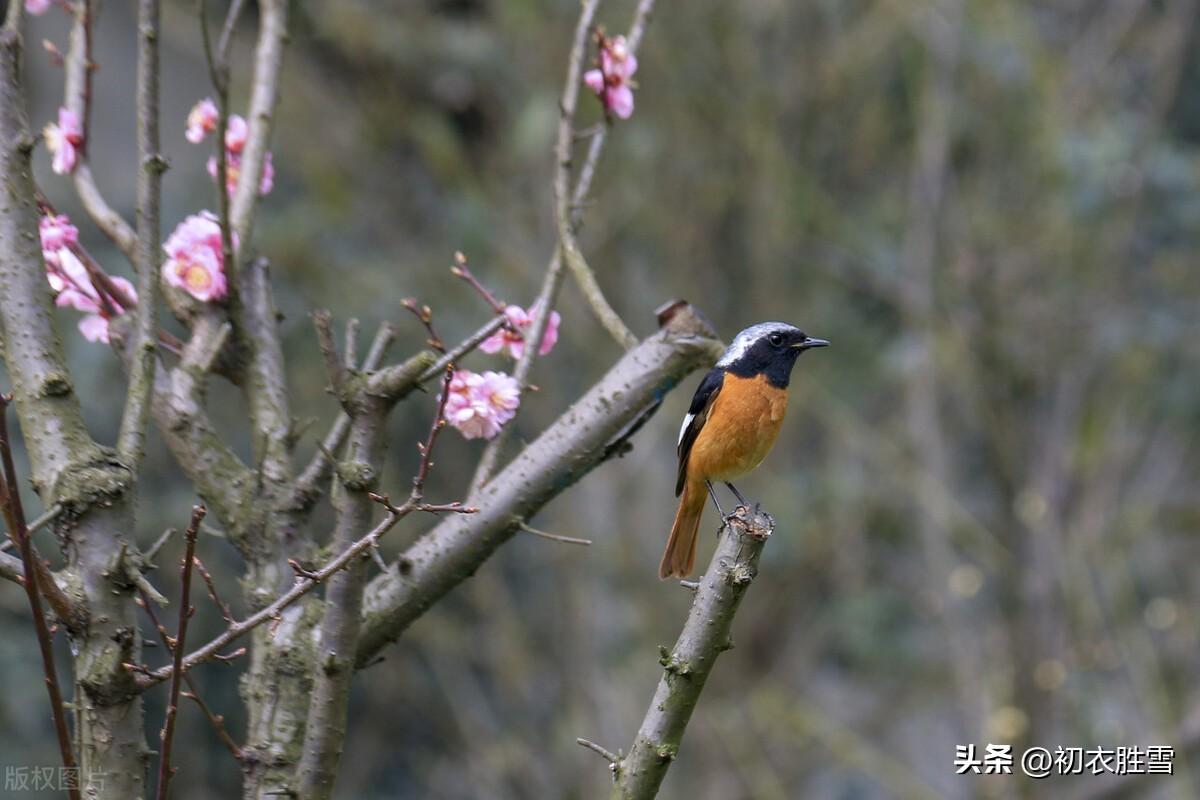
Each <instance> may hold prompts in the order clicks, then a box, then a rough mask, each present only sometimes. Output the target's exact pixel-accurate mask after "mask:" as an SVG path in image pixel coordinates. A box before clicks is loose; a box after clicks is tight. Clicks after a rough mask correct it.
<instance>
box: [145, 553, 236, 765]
mask: <svg viewBox="0 0 1200 800" xmlns="http://www.w3.org/2000/svg"><path fill="white" fill-rule="evenodd" d="M195 565H196V567H197V568H199V567H200V560H199V559H198V558H197V559H196V561H195ZM137 603H138V605H139V606H141V608H143V609H145V611H146V615H147V616H148V617H150V622H151V624H153V625H154V629H155V630H156V631H157V632H158V638H159V639H160V640H161V641H162V643H163V647H165V648H167V652H168V653H172V654H174V652H175V642H174V641H173V640H172V639H171V636H170V635H169V634H168V633H167V629H166V628H165V627H164V626H163V624H162V622H161V621H160V620H159V618H158V614H156V613H155V612H154V607H153V606H152V605H151V604H150V602H149V599H148V598H147V597H145V596H144V595H143V596H142V597H140V598H139V599H138V601H137ZM183 681H184V683H186V684H187V687H188V689H189V690H190V691H187V692H180V695H181V696H182V697H187V698H189V699H191V700H193V701H194V702H195V703H196V705H197V706H199V707H200V712H201V713H202V714H204V717H205V718H206V719H207V720H208V724H209V725H211V726H212V728H213V731H215V732H216V734H217V738H218V739H220V740H221V743H222V744H224V745H225V747H226V749H227V750H229V752H230V753H231V754H233V757H234V758H235V759H237V760H238V762H239V763H241V762H242V761H243V760H244V759H245V754H244V753H243V752H242V748H241V747H239V746H238V743H237V742H235V741H234V740H233V737H232V736H230V735H229V731H228V730H226V729H225V718H224V717H223V716H221V715H220V714H215V713H213V711H212V709H210V708H209V707H208V704H207V703H205V702H204V700H202V699H201V698H200V695H199V692H198V691H197V688H196V684H195V682H194V681H193V680H192V676H191V675H190V674H189V673H187V672H185V673H183Z"/></svg>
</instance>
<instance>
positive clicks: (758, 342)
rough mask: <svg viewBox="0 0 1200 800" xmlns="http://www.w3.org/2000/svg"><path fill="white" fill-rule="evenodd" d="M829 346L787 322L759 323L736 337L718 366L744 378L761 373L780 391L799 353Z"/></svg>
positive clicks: (785, 384) (822, 340) (785, 383)
mask: <svg viewBox="0 0 1200 800" xmlns="http://www.w3.org/2000/svg"><path fill="white" fill-rule="evenodd" d="M828 344H829V342H827V341H825V340H824V339H816V338H813V337H812V336H809V335H808V334H806V333H805V332H804V331H802V330H800V329H799V328H797V327H796V326H795V325H789V324H787V323H786V322H761V323H759V324H758V325H751V326H750V327H749V328H746V330H744V331H742V332H741V333H739V334H738V335H737V336H735V337H734V338H733V342H732V343H731V344H730V345H729V348H728V349H727V350H726V351H725V354H724V355H723V356H721V360H720V361H718V362H717V366H718V367H721V368H722V369H724V370H725V371H727V372H732V373H733V374H734V375H737V376H739V377H743V378H752V377H754V376H756V375H760V374H763V375H766V377H767V380H769V381H770V382H771V383H772V384H774V385H775V386H778V387H780V388H783V387H785V386H787V385H788V379H789V377H790V376H791V374H792V367H793V366H794V365H795V363H796V358H797V357H799V355H800V354H801V353H803V352H804V351H805V350H810V349H812V348H814V347H826V346H827V345H828Z"/></svg>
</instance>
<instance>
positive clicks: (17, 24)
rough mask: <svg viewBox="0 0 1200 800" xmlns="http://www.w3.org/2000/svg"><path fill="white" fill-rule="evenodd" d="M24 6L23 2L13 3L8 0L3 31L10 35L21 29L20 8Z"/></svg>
mask: <svg viewBox="0 0 1200 800" xmlns="http://www.w3.org/2000/svg"><path fill="white" fill-rule="evenodd" d="M24 6H25V3H23V2H21V3H14V2H12V0H9V3H8V14H7V16H6V17H5V19H4V31H5V33H7V34H9V35H11V36H15V35H16V34H17V31H19V30H20V29H21V9H22V8H23V7H24Z"/></svg>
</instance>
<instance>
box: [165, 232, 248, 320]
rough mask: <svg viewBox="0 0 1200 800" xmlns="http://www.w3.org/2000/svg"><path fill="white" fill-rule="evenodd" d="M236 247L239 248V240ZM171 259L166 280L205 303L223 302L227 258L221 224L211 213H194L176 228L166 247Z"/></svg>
mask: <svg viewBox="0 0 1200 800" xmlns="http://www.w3.org/2000/svg"><path fill="white" fill-rule="evenodd" d="M234 246H235V247H236V246H237V241H236V239H235V240H234ZM163 250H165V251H166V253H167V260H166V262H164V263H163V266H162V275H163V280H165V281H166V282H167V283H168V284H169V285H171V286H174V287H176V288H179V289H183V290H184V291H185V292H187V293H188V294H190V295H191V296H192V297H194V298H196V299H197V300H200V301H201V302H210V301H212V300H220V299H221V298H222V297H224V296H225V294H226V289H227V287H226V282H225V257H224V254H223V252H222V248H221V225H220V223H218V222H217V218H216V217H215V216H214V215H213V214H212V213H211V212H209V211H201V212H200V213H199V214H194V215H192V216H190V217H188V218H187V219H185V220H184V221H183V222H181V223H179V225H178V226H176V228H175V230H174V232H173V233H172V234H171V235H170V236H169V237H167V241H166V243H165V244H163Z"/></svg>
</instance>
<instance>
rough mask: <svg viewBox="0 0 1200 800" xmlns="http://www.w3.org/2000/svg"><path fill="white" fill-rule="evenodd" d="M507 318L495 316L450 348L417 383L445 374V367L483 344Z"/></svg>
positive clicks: (422, 374) (501, 326)
mask: <svg viewBox="0 0 1200 800" xmlns="http://www.w3.org/2000/svg"><path fill="white" fill-rule="evenodd" d="M506 322H507V318H506V317H503V316H499V315H498V316H495V317H492V318H491V319H490V320H488V321H487V322H486V323H484V324H483V325H482V326H481V327H480V328H479V330H477V331H475V332H474V333H472V334H471V335H470V336H468V337H467V338H465V339H463V340H462V341H461V342H459V343H458V344H456V345H455V346H454V347H452V348H451V349H450V350H449V351H447V352H446V353H445V354H443V355H442V357H441V358H439V359H438V360H437V361H435V362H434V363H433V364H432V365H430V367H429V368H428V369H426V370H425V371H424V372H422V373H421V375H420V376H419V377H418V378H417V383H426V382H428V381H431V380H433V379H434V378H436V377H438V376H439V375H443V374H445V372H446V367H448V366H449V365H451V364H456V363H458V362H459V361H460V360H461V359H462V357H463V356H465V355H466V354H467V353H470V352H472V351H473V350H475V348H477V347H479V345H481V344H483V343H484V341H486V340H487V339H488V337H490V336H491V335H492V334H493V333H495V332H496V331H498V330H500V329H501V328H503V327H504V325H505V323H506Z"/></svg>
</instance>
